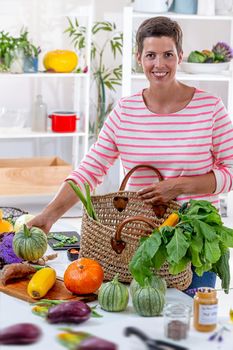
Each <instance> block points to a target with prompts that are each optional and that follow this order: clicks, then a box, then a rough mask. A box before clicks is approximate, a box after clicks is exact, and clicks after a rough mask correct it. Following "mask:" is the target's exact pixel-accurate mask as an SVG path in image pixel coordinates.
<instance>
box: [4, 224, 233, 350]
mask: <svg viewBox="0 0 233 350" xmlns="http://www.w3.org/2000/svg"><path fill="white" fill-rule="evenodd" d="M79 228H80V224H79V223H78V224H77V225H75V227H74V226H72V225H67V224H66V223H65V222H64V221H62V220H60V222H58V224H56V225H54V227H53V230H54V231H56V230H61V231H65V230H74V229H76V230H79ZM49 251H50V248H49ZM68 264H69V262H68V261H67V257H66V252H65V251H63V252H62V251H60V252H59V256H58V259H56V260H55V261H53V262H51V263H50V265H51V266H53V267H55V268H56V270H57V273H58V275H62V274H63V272H64V270H65V268H66V266H67V265H68ZM231 300H232V297H231ZM166 301H167V302H174V301H175V302H178V301H180V302H181V303H187V304H188V305H192V302H193V300H192V298H190V297H189V296H187V295H185V294H184V293H182V292H180V291H178V290H176V289H169V290H168V291H167V295H166ZM95 304H96V302H93V303H90V305H95ZM228 307H229V305H228ZM97 311H98V312H99V313H100V314H102V315H103V317H102V318H91V319H89V320H88V321H87V322H85V323H83V324H80V325H77V326H75V325H70V326H71V327H72V328H73V329H75V330H78V331H84V332H90V333H91V334H93V335H96V336H100V337H103V338H105V339H108V340H111V341H113V342H115V343H116V344H118V346H119V350H144V349H145V350H146V347H145V345H144V344H143V343H142V342H141V341H140V340H139V339H138V338H136V337H135V336H131V337H129V338H126V337H125V336H124V333H123V332H124V328H125V327H127V326H134V327H138V328H140V329H141V330H142V331H144V332H145V333H146V334H147V335H148V336H149V337H151V338H156V339H165V337H164V329H163V318H162V317H141V316H139V315H137V314H136V313H135V312H134V310H133V307H132V304H131V301H130V302H129V305H128V308H127V310H126V311H124V312H120V313H110V312H105V311H103V310H101V309H100V308H98V309H97ZM224 316H225V317H223V316H221V315H220V317H219V321H220V322H221V323H225V322H227V317H226V315H224ZM21 322H31V323H35V324H38V325H39V326H40V327H41V329H42V331H43V337H42V338H41V340H40V341H39V342H38V343H36V344H34V345H29V346H27V347H22V346H21V347H20V346H0V349H1V350H19V349H24V348H27V349H28V350H42V349H45V350H48V349H49V348H50V349H51V350H59V349H65V348H64V347H63V346H61V345H60V344H59V343H58V342H57V341H56V335H57V334H58V333H59V328H62V327H64V325H50V324H48V323H47V322H46V321H45V320H44V319H42V318H40V317H38V316H35V315H34V314H32V312H31V306H30V305H29V304H28V303H26V302H24V301H21V300H18V299H15V298H12V297H10V296H7V295H5V294H3V293H1V294H0V328H3V327H5V326H8V325H12V324H14V323H21ZM191 323H192V321H191ZM65 326H66V325H65ZM209 335H210V334H209V333H206V334H205V333H200V332H196V331H195V330H194V329H193V327H192V324H191V330H190V332H189V336H188V338H187V339H186V340H182V341H179V342H178V344H180V345H182V346H186V347H187V348H189V349H192V350H196V349H197V350H202V349H205V350H209V349H211V350H215V349H216V350H232V339H233V337H232V335H233V326H232V327H231V332H227V333H225V334H224V341H223V342H222V343H220V344H217V343H215V342H210V341H208V337H209ZM166 340H168V339H166Z"/></svg>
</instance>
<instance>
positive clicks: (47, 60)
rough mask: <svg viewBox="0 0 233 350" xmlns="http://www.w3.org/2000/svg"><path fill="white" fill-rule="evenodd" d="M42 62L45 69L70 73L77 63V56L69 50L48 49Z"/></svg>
mask: <svg viewBox="0 0 233 350" xmlns="http://www.w3.org/2000/svg"><path fill="white" fill-rule="evenodd" d="M43 64H44V67H45V69H46V70H47V71H52V72H56V73H70V72H72V71H73V70H74V69H75V68H76V66H77V64H78V56H77V54H76V53H75V52H74V51H70V50H54V51H49V52H47V53H46V54H45V56H44V59H43Z"/></svg>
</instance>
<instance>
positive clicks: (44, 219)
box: [27, 213, 54, 233]
mask: <svg viewBox="0 0 233 350" xmlns="http://www.w3.org/2000/svg"><path fill="white" fill-rule="evenodd" d="M53 224H54V221H53V220H51V219H50V218H49V217H48V216H47V215H45V214H43V213H41V214H38V215H37V216H35V217H34V218H33V219H32V220H30V221H28V222H27V227H29V228H31V227H32V226H36V227H39V228H40V229H41V230H43V231H44V232H45V233H49V231H50V229H51V227H52V225H53Z"/></svg>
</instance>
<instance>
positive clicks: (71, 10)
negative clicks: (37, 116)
mask: <svg viewBox="0 0 233 350" xmlns="http://www.w3.org/2000/svg"><path fill="white" fill-rule="evenodd" d="M60 3H61V1H60ZM65 3H66V2H65V1H63V6H65ZM68 3H69V1H68V2H67V4H68ZM22 4H23V3H22ZM24 4H25V3H24ZM27 4H29V3H27ZM54 4H55V5H57V4H58V2H57V3H56V2H54ZM29 5H30V4H29ZM71 5H72V6H71ZM43 6H44V7H45V6H48V7H49V4H48V3H46V4H45V3H44V4H43ZM32 7H33V11H31V14H32V16H34V20H33V19H32V22H33V26H36V27H35V28H34V29H33V30H32V32H30V37H31V36H33V34H34V36H33V42H34V43H36V44H39V45H40V46H41V47H42V54H41V58H42V56H43V55H44V54H45V52H46V51H49V50H54V49H73V45H72V44H71V40H69V39H68V35H67V34H64V30H65V28H67V27H68V21H67V18H66V17H70V18H71V19H72V20H74V18H77V19H78V21H79V23H81V24H82V25H84V26H85V27H86V46H85V49H84V52H83V54H82V58H81V59H83V60H85V65H86V66H87V67H88V71H87V72H86V73H45V72H43V66H42V62H40V67H39V70H40V72H38V73H28V74H10V73H1V74H0V84H3V85H4V89H3V90H2V94H1V95H2V96H1V97H0V106H1V108H6V110H8V111H9V110H10V109H11V108H12V110H13V111H14V113H16V112H17V111H19V110H21V111H23V110H26V111H27V114H28V121H27V125H26V127H20V128H18V127H17V125H12V127H7V128H5V127H2V125H0V158H27V157H29V158H30V157H32V156H36V157H41V156H50V157H51V156H58V157H60V154H59V152H60V153H65V154H66V155H67V159H64V160H65V161H66V162H68V163H72V168H75V167H77V165H78V164H79V163H80V161H81V159H82V158H83V156H84V155H85V153H86V152H87V150H88V143H89V142H88V140H89V117H90V59H91V28H92V23H93V18H92V17H93V8H92V6H78V5H77V4H72V2H71V1H70V4H68V5H66V7H61V6H60V7H59V8H58V7H55V9H54V13H52V12H51V11H50V13H47V12H46V11H45V10H44V7H42V4H40V3H39V2H38V1H33V3H32ZM63 9H65V10H64V12H63V11H62V10H63ZM55 10H56V11H55ZM37 11H41V13H40V14H38V13H37ZM25 13H26V14H25V20H26V19H28V20H29V18H27V12H26V11H25ZM1 15H2V16H3V13H1V10H0V17H1ZM12 16H13V15H12ZM53 16H54V17H53ZM35 18H37V21H35ZM38 18H39V20H38ZM40 19H42V20H43V21H41V20H40ZM12 21H13V18H12ZM45 22H47V23H45ZM60 24H62V26H60ZM46 25H47V27H46V28H47V34H46V35H45V34H44V33H43V26H44V27H45V26H46ZM50 26H51V29H50ZM32 28H33V27H32ZM2 30H6V31H7V30H9V28H7V27H4V28H2ZM19 30H20V26H19V27H18V28H17V32H19ZM52 30H54V32H52ZM50 31H51V33H50ZM15 32H16V28H15ZM33 32H34V33H33ZM57 33H59V35H60V37H62V39H58V38H57V36H56V35H57ZM52 34H53V35H52ZM48 36H51V38H50V39H49V40H48ZM53 36H54V42H53V41H52V40H53ZM65 37H66V42H65V39H64V38H65ZM68 42H69V46H68V44H67V43H68ZM59 43H60V45H59ZM58 45H59V46H58ZM41 58H40V60H41ZM41 61H42V60H41ZM82 64H83V63H82ZM37 94H42V96H43V100H44V102H45V103H46V104H47V107H48V112H49V113H50V112H52V111H55V110H60V111H64V110H73V111H75V112H76V113H77V116H78V117H79V118H80V120H78V121H77V131H76V132H72V133H55V132H52V131H51V130H50V128H48V131H47V132H32V131H31V128H30V124H31V122H30V119H31V115H30V114H31V110H32V104H33V101H35V98H36V95H37ZM13 105H14V107H12V106H13ZM0 112H1V110H0ZM48 124H50V122H49V121H48ZM53 141H54V142H53ZM50 143H53V146H52V151H51V147H50ZM22 144H23V145H22ZM21 146H22V147H21ZM49 147H50V148H49ZM20 148H22V152H20V151H19V149H20ZM47 151H48V152H47ZM51 152H52V153H53V154H51ZM41 153H43V154H41ZM0 168H1V166H0ZM16 174H17V173H16ZM53 193H54V191H53ZM11 194H12V193H11ZM32 194H33V193H32ZM43 194H45V193H43ZM47 194H51V193H46V195H47ZM0 195H1V193H0Z"/></svg>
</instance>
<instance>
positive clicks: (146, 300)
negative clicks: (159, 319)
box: [132, 287, 165, 317]
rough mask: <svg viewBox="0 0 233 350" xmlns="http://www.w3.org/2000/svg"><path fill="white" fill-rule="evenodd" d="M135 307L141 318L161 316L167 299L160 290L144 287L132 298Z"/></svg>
mask: <svg viewBox="0 0 233 350" xmlns="http://www.w3.org/2000/svg"><path fill="white" fill-rule="evenodd" d="M132 301H133V307H134V309H135V311H136V312H137V313H138V314H139V315H141V316H148V317H150V316H159V315H160V314H161V312H162V311H163V307H164V304H165V297H164V295H163V293H161V292H160V291H159V290H158V289H155V288H152V287H144V288H140V289H138V290H137V291H136V292H135V293H134V294H133V297H132Z"/></svg>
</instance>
